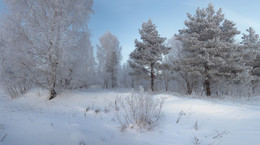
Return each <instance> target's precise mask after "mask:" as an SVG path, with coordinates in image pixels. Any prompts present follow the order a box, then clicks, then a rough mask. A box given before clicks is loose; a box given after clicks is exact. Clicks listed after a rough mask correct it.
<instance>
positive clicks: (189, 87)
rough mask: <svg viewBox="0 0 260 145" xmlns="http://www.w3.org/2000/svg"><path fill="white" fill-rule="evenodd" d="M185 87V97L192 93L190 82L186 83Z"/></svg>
mask: <svg viewBox="0 0 260 145" xmlns="http://www.w3.org/2000/svg"><path fill="white" fill-rule="evenodd" d="M186 85H187V90H186V93H187V95H190V94H191V93H192V88H191V85H190V82H189V81H188V80H187V81H186Z"/></svg>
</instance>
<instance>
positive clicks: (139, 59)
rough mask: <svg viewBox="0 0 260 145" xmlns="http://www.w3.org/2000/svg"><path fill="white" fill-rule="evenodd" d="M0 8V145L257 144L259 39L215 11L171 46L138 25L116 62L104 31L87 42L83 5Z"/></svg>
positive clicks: (31, 2) (61, 1)
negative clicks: (2, 11)
mask: <svg viewBox="0 0 260 145" xmlns="http://www.w3.org/2000/svg"><path fill="white" fill-rule="evenodd" d="M4 2H5V4H6V6H7V9H8V12H6V13H5V14H3V15H2V16H1V21H0V82H1V89H0V144H1V145H2V144H5V145H13V144H28V145H30V144H31V145H35V144H39V145H41V144H42V145H46V144H50V145H58V144H62V145H72V144H79V145H87V144H89V145H103V144H111V145H122V144H124V145H133V144H134V145H143V144H152V145H159V144H163V145H173V144H174V145H204V144H205V145H219V144H223V145H231V144H235V145H237V144H247V145H256V144H259V142H260V140H259V135H260V125H259V121H260V117H259V116H260V114H259V110H260V107H259V106H260V105H259V104H260V38H259V35H258V34H257V33H256V31H255V29H254V28H253V27H251V26H248V29H246V30H238V28H237V26H236V23H235V22H233V21H231V20H228V19H227V18H226V17H225V14H224V13H223V12H222V8H219V9H216V8H215V7H214V5H213V3H209V4H208V5H207V7H205V8H200V7H197V9H196V11H194V12H193V13H187V17H186V20H185V21H184V22H183V27H182V28H179V29H178V33H176V34H172V37H171V38H166V37H163V36H161V35H160V34H161V33H160V32H159V30H158V28H157V25H156V24H155V23H153V20H152V19H151V18H147V19H144V20H143V23H142V25H140V26H139V29H137V30H136V31H137V32H139V37H138V38H136V39H135V40H128V41H130V42H131V43H133V44H134V45H135V47H134V48H133V51H132V52H131V53H130V54H129V56H125V55H123V54H122V50H124V49H129V48H124V47H122V45H121V43H120V41H119V37H117V36H116V35H115V34H114V33H112V30H107V32H105V33H104V34H103V35H102V36H99V40H98V44H96V45H95V44H94V42H93V39H91V38H92V35H91V30H90V29H89V24H90V21H91V17H92V16H93V15H95V12H94V10H93V3H94V1H93V0H4ZM100 10H101V9H100ZM104 26H106V24H104ZM240 31H245V33H241V32H240ZM123 57H127V58H128V60H127V61H126V62H123V61H122V59H123Z"/></svg>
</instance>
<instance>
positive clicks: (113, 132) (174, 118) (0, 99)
mask: <svg viewBox="0 0 260 145" xmlns="http://www.w3.org/2000/svg"><path fill="white" fill-rule="evenodd" d="M130 93H131V91H129V90H119V89H117V90H102V89H97V88H92V89H88V90H78V91H70V92H68V91H67V92H66V91H65V92H64V93H62V94H60V95H59V96H57V98H55V99H53V100H51V101H49V100H48V99H47V96H48V94H47V91H38V90H34V91H31V92H30V93H28V94H26V95H24V96H22V97H20V98H17V99H12V100H11V99H10V98H9V97H7V96H6V95H5V94H4V93H3V92H1V94H0V144H1V145H2V144H3V145H36V144H37V145H78V144H80V145H104V144H105V145H145V144H147V145H257V144H259V143H260V138H259V137H260V123H259V122H260V101H256V100H255V101H251V102H250V101H249V102H243V103H241V102H240V103H234V102H230V101H217V100H214V102H213V101H211V100H205V99H204V100H203V99H196V98H188V97H183V96H182V97H181V96H178V95H173V94H158V95H156V96H158V97H163V98H165V103H164V106H163V108H162V116H161V118H160V120H159V125H158V126H156V127H155V128H154V129H153V130H151V131H147V130H141V129H138V128H136V127H133V128H127V129H126V130H125V131H123V132H121V129H120V124H119V122H118V120H117V118H116V115H115V114H116V111H115V107H114V101H115V99H116V97H125V96H128V95H130Z"/></svg>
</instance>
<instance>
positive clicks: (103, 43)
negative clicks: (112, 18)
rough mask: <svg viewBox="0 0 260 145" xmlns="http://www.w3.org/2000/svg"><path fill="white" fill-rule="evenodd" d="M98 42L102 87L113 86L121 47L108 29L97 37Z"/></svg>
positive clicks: (115, 83)
mask: <svg viewBox="0 0 260 145" xmlns="http://www.w3.org/2000/svg"><path fill="white" fill-rule="evenodd" d="M99 42H100V45H97V58H98V69H99V76H100V77H101V78H102V81H103V87H104V88H109V87H112V88H114V87H116V86H117V75H118V71H119V69H120V62H121V59H122V56H121V49H122V47H121V46H120V43H119V41H118V39H117V37H116V36H114V35H113V34H112V33H111V32H109V31H108V32H106V33H105V34H104V35H103V36H101V37H100V38H99Z"/></svg>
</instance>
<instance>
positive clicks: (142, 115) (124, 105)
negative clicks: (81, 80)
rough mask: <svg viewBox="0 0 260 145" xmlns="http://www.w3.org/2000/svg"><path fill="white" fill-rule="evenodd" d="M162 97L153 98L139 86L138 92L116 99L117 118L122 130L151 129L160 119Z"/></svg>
mask: <svg viewBox="0 0 260 145" xmlns="http://www.w3.org/2000/svg"><path fill="white" fill-rule="evenodd" d="M163 103H164V100H163V99H160V98H155V97H154V96H153V95H152V94H150V93H147V92H144V89H143V88H140V90H139V92H138V93H132V94H131V95H130V96H127V97H121V98H117V99H116V102H115V104H116V107H117V108H119V109H118V111H117V112H116V116H117V119H118V121H119V123H120V124H121V128H122V130H124V129H126V128H129V127H130V128H133V127H135V126H137V127H139V128H140V129H147V130H151V129H152V128H154V127H155V126H156V125H157V124H158V121H159V119H160V116H161V109H162V105H163Z"/></svg>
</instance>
